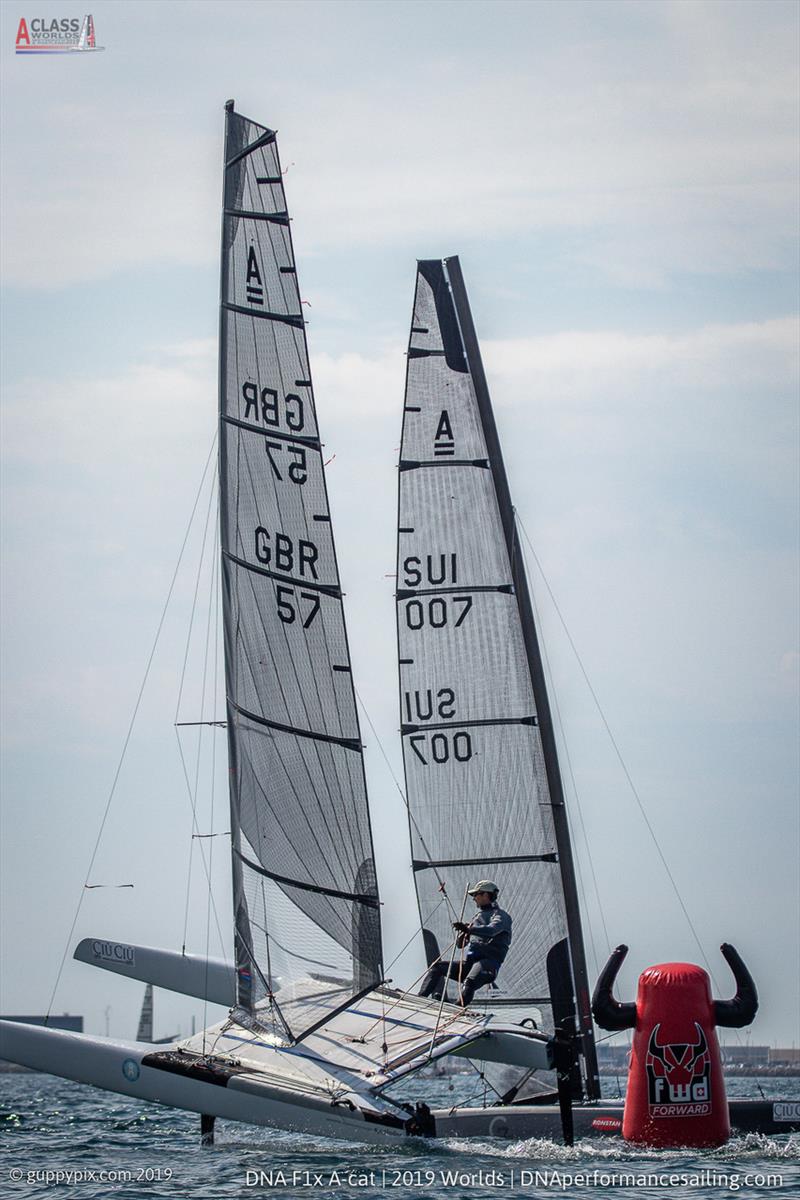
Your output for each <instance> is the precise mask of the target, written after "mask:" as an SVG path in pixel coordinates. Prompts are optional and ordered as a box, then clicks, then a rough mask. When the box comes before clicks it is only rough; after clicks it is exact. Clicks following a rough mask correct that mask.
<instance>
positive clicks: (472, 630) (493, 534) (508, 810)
mask: <svg viewBox="0 0 800 1200" xmlns="http://www.w3.org/2000/svg"><path fill="white" fill-rule="evenodd" d="M469 468H473V469H472V470H470V469H469ZM398 492H399V501H398V563H397V591H396V599H397V618H398V650H399V659H400V702H401V721H402V726H401V733H402V739H403V758H404V766H405V774H406V788H407V796H408V803H409V811H410V817H411V836H412V857H413V860H414V866H415V868H416V869H415V873H414V878H415V883H416V888H417V897H418V901H419V906H420V914H421V917H422V924H423V927H424V929H425V930H426V933H427V936H426V948H427V949H428V953H429V957H435V956H436V955H437V954H440V953H442V952H443V951H444V950H445V948H446V947H447V946H449V945H450V943H451V940H452V933H451V931H450V929H449V922H448V918H447V915H446V914H445V913H443V911H442V910H441V908H440V907H437V899H438V897H439V887H438V886H437V884H439V883H440V880H439V879H438V878H437V880H436V881H435V882H434V880H433V879H432V878H431V877H430V874H429V871H428V867H429V866H431V867H432V866H434V865H435V866H436V868H437V872H438V874H439V875H441V877H442V880H443V881H444V883H445V886H446V887H447V890H448V892H449V894H450V895H451V896H453V897H460V896H462V895H463V894H464V891H465V888H466V887H467V886H468V885H469V884H470V883H474V882H475V873H476V872H477V873H478V874H483V875H485V876H487V875H489V874H490V873H492V874H496V876H497V877H498V879H497V881H498V883H499V885H500V887H501V893H502V894H501V903H502V905H503V907H505V908H507V909H508V910H509V911H510V912H511V914H512V916H513V919H514V938H513V942H512V946H511V951H510V953H509V955H508V957H507V959H506V962H505V963H504V965H503V968H502V970H501V972H500V976H499V979H498V987H499V989H500V991H499V993H498V995H499V998H500V1000H501V1001H502V1003H503V1005H508V1006H512V1005H514V1004H517V1005H521V1006H524V1005H525V1004H526V1003H530V1000H529V998H530V997H531V996H539V997H543V996H547V997H550V999H549V1000H548V1001H547V1002H543V1006H542V1012H541V1024H542V1027H543V1028H545V1029H547V1030H549V1031H552V1030H553V1029H554V1027H555V1025H556V1024H558V1023H559V1022H560V1021H561V1020H563V1019H564V1018H565V1017H569V1016H570V1015H576V1016H577V1017H578V1025H579V1030H580V1032H581V1034H582V1036H583V1048H584V1055H585V1062H586V1090H587V1092H589V1094H591V1093H592V1087H593V1086H594V1073H595V1068H594V1060H593V1043H592V1041H591V1020H590V1018H589V1019H588V1024H587V1021H586V1018H585V1012H584V1010H586V1012H588V1008H586V1005H585V1003H584V997H583V992H584V991H585V988H584V987H583V986H582V985H583V982H584V978H585V965H584V968H583V970H584V974H583V975H582V974H581V966H582V963H583V947H582V941H581V932H580V923H579V917H578V918H577V919H576V912H575V908H576V898H575V897H574V895H571V894H570V889H572V891H573V892H574V876H573V875H572V874H571V872H572V860H571V852H570V850H569V845H568V839H567V840H565V819H564V817H563V794H562V791H561V785H560V777H559V775H558V767H557V762H555V747H554V742H553V738H552V724H551V721H550V714H549V708H548V705H547V697H546V692H545V690H544V683H543V676H542V673H541V668H540V665H538V666H537V659H536V656H537V655H538V647H537V646H536V645H535V632H534V631H533V629H532V626H530V627H529V621H531V620H532V614H531V613H530V611H529V610H530V600H529V597H528V593H527V581H526V580H525V576H524V570H523V569H522V564H521V557H520V554H519V550H518V546H517V545H516V542H515V537H516V532H515V526H514V517H513V508H512V507H511V503H510V497H509V495H508V485H507V481H506V479H505V471H504V468H503V463H502V455H501V452H500V446H499V441H498V439H497V433H496V429H495V427H494V419H493V416H492V413H491V405H490V402H489V396H488V389H487V388H486V381H485V377H484V375H483V368H482V365H481V362H480V353H479V350H478V346H477V339H476V338H475V334H474V328H473V327H472V321H471V315H470V313H469V306H468V304H467V299H466V291H465V289H464V285H463V279H462V277H461V272H460V267H459V264H458V260H457V259H447V260H431V261H422V262H420V263H419V264H418V271H417V284H416V290H415V297H414V311H413V316H412V321H411V333H410V337H409V349H408V357H407V367H406V395H405V404H404V413H403V430H402V438H401V448H400V471H399V484H398ZM401 534H402V537H401V536H400V535H401ZM534 651H535V653H534ZM537 671H538V673H539V676H540V677H538V678H537ZM543 720H544V724H545V728H542V722H543ZM420 851H422V852H421V853H420ZM565 963H566V967H565ZM492 1002H493V997H488V996H487V998H486V1003H488V1004H489V1006H490V1007H491V1004H492Z"/></svg>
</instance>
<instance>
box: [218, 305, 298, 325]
mask: <svg viewBox="0 0 800 1200" xmlns="http://www.w3.org/2000/svg"><path fill="white" fill-rule="evenodd" d="M222 308H224V309H227V311H228V312H235V313H241V314H242V316H244V317H258V318H259V320H261V321H280V323H281V324H282V325H293V326H294V328H295V329H305V325H306V323H305V321H304V320H303V317H302V316H301V315H300V314H298V315H297V316H294V315H293V314H292V313H269V312H259V311H258V309H257V308H245V306H244V305H243V304H231V303H230V301H229V300H223V301H222Z"/></svg>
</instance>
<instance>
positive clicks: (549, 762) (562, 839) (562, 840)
mask: <svg viewBox="0 0 800 1200" xmlns="http://www.w3.org/2000/svg"><path fill="white" fill-rule="evenodd" d="M444 267H445V274H446V277H447V280H448V283H449V285H450V289H451V291H452V295H453V301H454V304H455V308H456V315H457V317H458V323H459V326H460V330H461V338H462V341H463V344H464V353H465V355H466V359H467V362H468V364H469V369H470V373H471V375H472V381H473V385H474V388H475V396H476V400H477V403H478V411H479V412H480V418H481V423H482V425H483V434H484V437H485V439H486V448H487V450H488V454H489V464H490V467H491V472H492V476H493V478H494V486H495V491H496V493H497V503H498V506H499V509H500V517H501V520H502V523H503V532H504V534H505V540H506V548H507V550H508V557H509V560H510V563H511V571H512V578H513V582H514V592H515V594H516V597H517V604H518V606H519V615H520V620H521V622H522V636H523V639H524V642H525V651H526V654H527V657H528V666H529V668H530V673H531V682H532V685H533V694H534V698H535V701H536V715H537V718H538V725H539V732H540V735H541V739H542V750H543V752H544V763H545V770H546V772H547V782H548V786H549V791H550V803H551V807H552V812H553V823H554V827H555V835H556V844H557V847H558V861H559V866H560V869H561V881H562V886H563V891H564V904H565V908H566V916H567V928H568V931H569V947H570V957H571V960H572V973H573V978H574V984H575V992H576V998H577V1021H578V1031H577V1032H578V1035H579V1037H580V1040H581V1046H582V1050H583V1055H584V1060H585V1063H586V1091H587V1095H588V1097H589V1098H590V1099H593V1100H594V1099H599V1097H600V1086H599V1084H600V1081H599V1076H598V1070H597V1053H596V1050H595V1043H594V1029H593V1026H592V1016H591V1004H590V993H589V979H588V973H587V970H586V954H585V950H584V945H583V930H582V926H581V915H580V906H579V904H578V890H577V885H576V880H575V864H574V861H573V856H572V845H571V841H570V836H569V824H568V821H567V812H566V806H565V803H564V788H563V783H562V779H561V770H560V767H559V763H558V752H557V748H556V740H555V732H554V729H553V719H552V714H551V711H550V701H549V698H548V695H547V686H546V682H545V675H544V668H543V665H542V656H541V652H540V649H539V639H538V637H537V633H536V622H535V621H534V616H533V605H532V603H531V596H530V591H529V588H528V580H527V577H526V574H525V565H524V560H523V556H522V553H521V547H520V546H519V542H518V537H517V526H516V521H515V517H514V506H513V504H512V502H511V492H510V490H509V486H508V477H507V475H506V468H505V463H504V461H503V454H502V450H501V447H500V439H499V437H498V434H497V425H496V423H495V419H494V412H493V409H492V404H491V399H490V397H489V388H488V385H487V382H486V375H485V372H484V369H483V361H482V359H481V352H480V346H479V344H478V338H477V335H476V333H475V326H474V323H473V320H472V313H471V311H470V307H469V301H468V299H467V292H466V288H465V286H464V277H463V275H462V272H461V264H460V263H459V260H458V257H457V256H454V257H452V258H447V259H444Z"/></svg>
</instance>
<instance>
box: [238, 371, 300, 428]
mask: <svg viewBox="0 0 800 1200" xmlns="http://www.w3.org/2000/svg"><path fill="white" fill-rule="evenodd" d="M242 399H243V400H244V418H243V419H244V420H245V421H253V422H254V423H255V424H256V425H261V424H263V425H271V426H272V427H273V428H274V429H277V428H278V427H279V426H280V425H281V423H283V424H284V425H286V427H287V429H291V430H292V432H293V433H299V432H300V430H301V429H302V428H303V426H304V425H305V410H304V407H303V401H302V399H301V398H300V397H299V396H297V395H295V393H294V392H289V393H288V394H287V395H286V396H284V398H283V400H282V401H279V400H278V393H277V391H276V390H275V388H271V387H263V388H259V386H258V384H257V383H243V384H242ZM281 410H282V411H281ZM281 418H283V421H282V422H281Z"/></svg>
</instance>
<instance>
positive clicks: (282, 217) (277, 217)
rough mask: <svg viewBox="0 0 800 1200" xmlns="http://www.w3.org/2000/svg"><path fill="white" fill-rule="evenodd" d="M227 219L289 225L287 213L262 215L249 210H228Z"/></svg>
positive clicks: (226, 212) (226, 211) (226, 210)
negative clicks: (235, 218)
mask: <svg viewBox="0 0 800 1200" xmlns="http://www.w3.org/2000/svg"><path fill="white" fill-rule="evenodd" d="M225 216H226V217H243V218H244V220H245V221H271V222H272V224H273V225H288V224H289V214H288V213H287V212H275V213H260V212H253V211H252V210H251V209H247V208H226V209H225Z"/></svg>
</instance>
